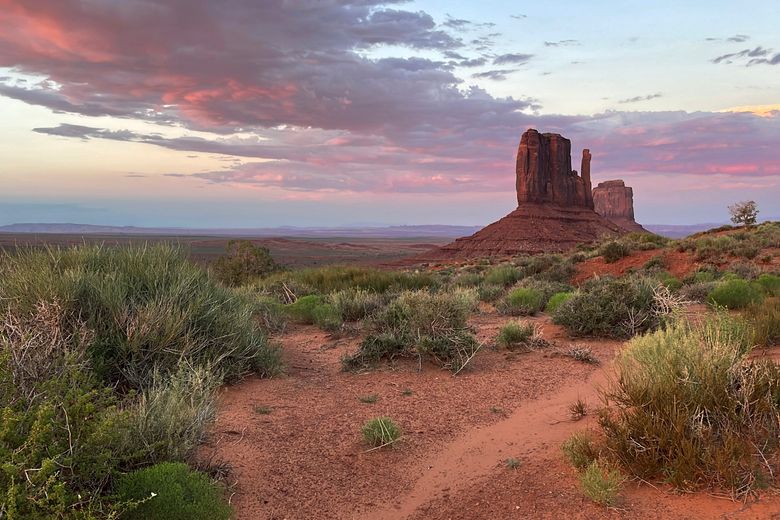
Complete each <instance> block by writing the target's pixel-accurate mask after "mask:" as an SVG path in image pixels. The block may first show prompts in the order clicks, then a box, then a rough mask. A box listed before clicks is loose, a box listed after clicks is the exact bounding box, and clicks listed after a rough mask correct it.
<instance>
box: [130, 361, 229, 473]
mask: <svg viewBox="0 0 780 520" xmlns="http://www.w3.org/2000/svg"><path fill="white" fill-rule="evenodd" d="M152 380H153V382H152V385H151V386H150V387H149V388H148V389H146V390H144V391H143V392H142V393H141V395H140V396H139V399H138V401H137V402H135V403H133V404H132V405H131V406H130V407H129V408H128V411H129V412H130V413H129V418H128V420H129V425H128V431H129V439H128V442H129V444H130V447H129V450H131V451H130V454H131V455H133V456H135V457H137V458H138V459H139V460H141V461H142V462H143V463H146V464H148V463H156V462H163V461H187V460H189V459H190V458H191V457H192V455H193V454H194V453H195V449H196V448H197V447H198V445H200V444H201V443H202V442H203V441H204V440H205V438H206V429H207V427H208V426H209V425H210V424H211V423H212V422H213V420H214V417H215V416H216V390H217V386H218V384H219V380H218V376H217V374H215V373H214V372H213V371H212V370H211V369H210V367H190V366H188V365H186V364H182V365H180V366H179V369H178V371H176V372H174V373H172V374H169V375H167V376H163V375H162V374H160V373H159V372H156V373H155V374H154V376H153V379H152Z"/></svg>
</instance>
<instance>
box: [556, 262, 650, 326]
mask: <svg viewBox="0 0 780 520" xmlns="http://www.w3.org/2000/svg"><path fill="white" fill-rule="evenodd" d="M653 287H654V282H653V281H652V280H648V279H646V278H633V277H624V278H619V279H616V278H611V277H604V278H596V279H592V280H589V281H588V282H586V283H585V284H584V285H583V286H582V287H581V288H580V290H579V291H577V292H576V293H574V295H572V296H571V298H569V299H568V300H567V301H566V303H564V304H562V305H560V306H559V307H558V308H557V309H556V310H555V312H554V313H553V322H554V323H557V324H559V325H563V326H564V327H566V330H568V331H569V333H570V334H572V335H574V336H605V337H617V338H625V337H631V336H632V335H634V334H637V333H640V332H644V331H647V330H650V329H653V328H655V327H656V326H657V325H658V323H659V320H660V318H661V316H659V315H658V313H657V312H656V309H655V307H654V296H653Z"/></svg>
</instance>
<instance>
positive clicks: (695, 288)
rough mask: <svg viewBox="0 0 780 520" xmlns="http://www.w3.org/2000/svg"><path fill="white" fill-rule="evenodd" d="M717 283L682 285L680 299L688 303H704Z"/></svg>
mask: <svg viewBox="0 0 780 520" xmlns="http://www.w3.org/2000/svg"><path fill="white" fill-rule="evenodd" d="M717 286H718V282H701V283H693V284H690V285H684V286H682V287H681V288H680V297H681V298H682V299H683V300H685V301H690V302H701V303H703V302H706V301H707V298H709V296H710V293H711V292H712V291H713V289H715V287H717Z"/></svg>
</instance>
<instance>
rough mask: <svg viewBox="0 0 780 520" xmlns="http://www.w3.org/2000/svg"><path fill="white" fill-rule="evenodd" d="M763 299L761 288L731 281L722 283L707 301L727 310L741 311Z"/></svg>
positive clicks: (743, 281)
mask: <svg viewBox="0 0 780 520" xmlns="http://www.w3.org/2000/svg"><path fill="white" fill-rule="evenodd" d="M762 299H763V292H762V290H761V286H760V285H759V286H756V284H751V283H750V282H747V281H745V280H740V279H732V280H726V281H725V282H722V283H721V284H719V285H718V286H716V287H715V289H713V290H712V292H711V293H710V295H709V301H710V302H712V303H714V304H717V305H720V306H723V307H726V308H728V309H743V308H745V307H747V306H748V305H751V304H753V303H758V302H760V301H761V300H762Z"/></svg>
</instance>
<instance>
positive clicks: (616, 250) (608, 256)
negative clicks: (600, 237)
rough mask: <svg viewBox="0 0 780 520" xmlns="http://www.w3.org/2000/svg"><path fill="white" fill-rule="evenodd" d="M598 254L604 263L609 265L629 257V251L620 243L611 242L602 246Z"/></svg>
mask: <svg viewBox="0 0 780 520" xmlns="http://www.w3.org/2000/svg"><path fill="white" fill-rule="evenodd" d="M599 254H600V255H601V256H603V257H604V261H605V262H607V263H608V264H611V263H614V262H617V261H618V260H620V259H621V258H625V257H627V256H628V255H630V254H631V249H629V247H628V246H627V245H625V244H623V243H621V242H617V241H612V242H607V243H606V244H604V245H602V246H601V248H600V249H599Z"/></svg>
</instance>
